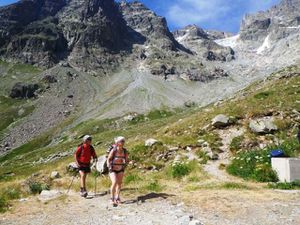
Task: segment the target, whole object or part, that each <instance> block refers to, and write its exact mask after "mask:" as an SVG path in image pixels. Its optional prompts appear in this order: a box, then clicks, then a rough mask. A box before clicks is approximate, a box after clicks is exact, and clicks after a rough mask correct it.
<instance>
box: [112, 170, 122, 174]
mask: <svg viewBox="0 0 300 225" xmlns="http://www.w3.org/2000/svg"><path fill="white" fill-rule="evenodd" d="M109 172H110V173H116V174H118V173H124V172H125V170H118V171H117V170H110V171H109Z"/></svg>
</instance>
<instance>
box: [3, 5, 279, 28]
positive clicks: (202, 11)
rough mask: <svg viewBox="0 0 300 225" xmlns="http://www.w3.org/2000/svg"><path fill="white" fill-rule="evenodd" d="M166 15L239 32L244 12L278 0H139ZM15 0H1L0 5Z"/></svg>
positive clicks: (180, 23) (177, 23)
mask: <svg viewBox="0 0 300 225" xmlns="http://www.w3.org/2000/svg"><path fill="white" fill-rule="evenodd" d="M141 1H142V2H143V3H145V4H146V5H147V6H148V7H149V8H150V9H152V10H154V11H155V12H156V13H157V14H158V15H161V16H164V17H166V18H167V21H168V24H169V27H170V29H171V30H175V29H178V28H181V27H184V26H186V25H189V24H196V25H198V26H200V27H203V28H205V29H216V30H222V31H230V32H238V30H239V25H240V21H241V19H242V17H243V15H244V14H245V13H253V12H256V11H259V10H266V9H268V8H270V7H271V6H272V5H275V4H277V3H278V2H280V0H141ZM13 2H16V0H0V6H1V5H6V4H10V3H13Z"/></svg>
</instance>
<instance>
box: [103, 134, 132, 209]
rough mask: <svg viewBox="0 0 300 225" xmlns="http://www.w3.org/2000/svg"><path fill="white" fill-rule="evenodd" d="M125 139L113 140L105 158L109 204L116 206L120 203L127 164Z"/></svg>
mask: <svg viewBox="0 0 300 225" xmlns="http://www.w3.org/2000/svg"><path fill="white" fill-rule="evenodd" d="M124 144H125V138H124V137H117V138H115V144H113V145H112V146H111V148H110V149H109V154H108V157H107V167H108V168H109V176H110V179H111V182H112V184H111V189H110V193H111V203H112V204H113V205H118V204H120V203H121V199H120V192H121V187H122V183H123V177H124V172H125V168H126V165H127V164H128V152H127V150H126V149H125V148H124Z"/></svg>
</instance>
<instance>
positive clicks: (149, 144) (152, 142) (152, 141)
mask: <svg viewBox="0 0 300 225" xmlns="http://www.w3.org/2000/svg"><path fill="white" fill-rule="evenodd" d="M156 143H158V140H156V139H153V138H150V139H148V140H146V141H145V146H147V147H151V146H153V145H155V144H156Z"/></svg>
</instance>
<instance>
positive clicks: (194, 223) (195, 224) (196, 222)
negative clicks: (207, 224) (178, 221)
mask: <svg viewBox="0 0 300 225" xmlns="http://www.w3.org/2000/svg"><path fill="white" fill-rule="evenodd" d="M189 225H203V223H201V222H200V221H199V220H192V221H191V222H189Z"/></svg>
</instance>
